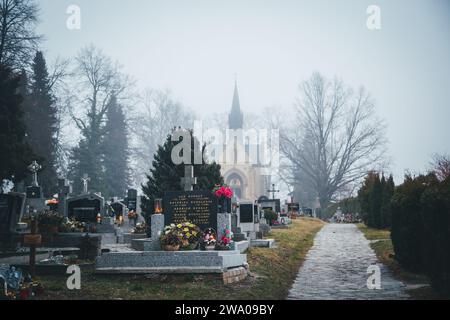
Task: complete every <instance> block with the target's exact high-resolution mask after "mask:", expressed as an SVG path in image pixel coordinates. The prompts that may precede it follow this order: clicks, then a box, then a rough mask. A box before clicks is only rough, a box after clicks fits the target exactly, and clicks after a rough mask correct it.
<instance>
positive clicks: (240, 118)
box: [228, 82, 244, 130]
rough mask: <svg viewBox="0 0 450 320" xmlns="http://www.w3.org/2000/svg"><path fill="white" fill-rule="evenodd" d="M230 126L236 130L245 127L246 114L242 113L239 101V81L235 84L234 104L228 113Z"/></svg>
mask: <svg viewBox="0 0 450 320" xmlns="http://www.w3.org/2000/svg"><path fill="white" fill-rule="evenodd" d="M228 127H229V128H230V129H235V130H236V129H243V127H244V115H243V114H242V111H241V104H240V102H239V92H238V87H237V82H235V84H234V96H233V104H232V106H231V112H230V114H229V115H228Z"/></svg>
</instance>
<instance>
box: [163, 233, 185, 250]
mask: <svg viewBox="0 0 450 320" xmlns="http://www.w3.org/2000/svg"><path fill="white" fill-rule="evenodd" d="M159 240H160V241H161V246H162V247H163V249H164V250H165V251H178V250H180V246H181V239H180V237H179V236H178V235H177V234H176V233H172V232H170V233H167V234H163V235H162V236H161V237H160V239H159Z"/></svg>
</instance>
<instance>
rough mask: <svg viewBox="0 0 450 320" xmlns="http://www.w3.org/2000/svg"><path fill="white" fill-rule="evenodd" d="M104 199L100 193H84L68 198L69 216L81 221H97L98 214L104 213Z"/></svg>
mask: <svg viewBox="0 0 450 320" xmlns="http://www.w3.org/2000/svg"><path fill="white" fill-rule="evenodd" d="M103 208H104V199H103V198H102V197H100V196H99V195H97V194H95V193H92V194H84V195H80V196H77V197H73V198H69V199H68V200H67V209H66V210H67V216H68V217H69V219H75V220H77V221H80V222H86V223H96V222H97V215H98V214H99V213H100V214H102V213H103Z"/></svg>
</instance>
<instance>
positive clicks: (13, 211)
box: [0, 193, 25, 233]
mask: <svg viewBox="0 0 450 320" xmlns="http://www.w3.org/2000/svg"><path fill="white" fill-rule="evenodd" d="M24 201H25V195H24V194H22V193H8V194H0V233H11V232H16V231H17V228H18V224H19V222H20V220H21V219H22V216H23V210H24Z"/></svg>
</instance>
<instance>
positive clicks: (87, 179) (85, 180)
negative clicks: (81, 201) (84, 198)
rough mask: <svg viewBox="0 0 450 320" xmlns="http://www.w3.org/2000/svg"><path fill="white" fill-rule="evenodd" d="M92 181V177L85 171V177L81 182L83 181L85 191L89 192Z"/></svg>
mask: <svg viewBox="0 0 450 320" xmlns="http://www.w3.org/2000/svg"><path fill="white" fill-rule="evenodd" d="M89 181H91V178H89V176H88V175H87V174H86V173H85V174H84V175H83V178H81V182H83V193H85V194H86V193H89V191H88V182H89Z"/></svg>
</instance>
